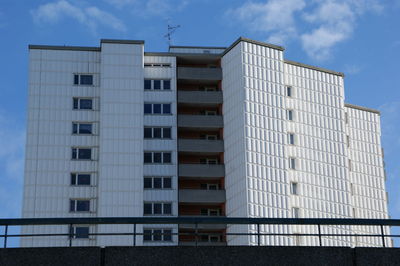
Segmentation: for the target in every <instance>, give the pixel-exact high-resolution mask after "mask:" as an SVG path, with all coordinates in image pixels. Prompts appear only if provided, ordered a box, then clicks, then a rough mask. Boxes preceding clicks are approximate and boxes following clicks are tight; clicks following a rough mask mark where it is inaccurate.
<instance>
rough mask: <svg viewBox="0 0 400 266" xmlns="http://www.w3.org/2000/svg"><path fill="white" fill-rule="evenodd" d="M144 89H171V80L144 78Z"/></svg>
mask: <svg viewBox="0 0 400 266" xmlns="http://www.w3.org/2000/svg"><path fill="white" fill-rule="evenodd" d="M144 89H145V90H164V91H168V90H171V80H169V79H164V80H161V79H145V80H144Z"/></svg>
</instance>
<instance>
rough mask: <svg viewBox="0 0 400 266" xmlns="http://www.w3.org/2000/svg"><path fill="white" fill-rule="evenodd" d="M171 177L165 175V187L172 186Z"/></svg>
mask: <svg viewBox="0 0 400 266" xmlns="http://www.w3.org/2000/svg"><path fill="white" fill-rule="evenodd" d="M171 187H172V186H171V177H164V188H171Z"/></svg>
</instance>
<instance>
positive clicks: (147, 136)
mask: <svg viewBox="0 0 400 266" xmlns="http://www.w3.org/2000/svg"><path fill="white" fill-rule="evenodd" d="M152 131H153V130H152V128H150V127H145V128H144V138H145V139H151V138H152V134H151V132H152Z"/></svg>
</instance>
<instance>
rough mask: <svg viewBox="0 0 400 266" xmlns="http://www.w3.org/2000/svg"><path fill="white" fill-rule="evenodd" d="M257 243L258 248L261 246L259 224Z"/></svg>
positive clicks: (258, 225)
mask: <svg viewBox="0 0 400 266" xmlns="http://www.w3.org/2000/svg"><path fill="white" fill-rule="evenodd" d="M257 241H258V243H257V244H258V246H260V224H257Z"/></svg>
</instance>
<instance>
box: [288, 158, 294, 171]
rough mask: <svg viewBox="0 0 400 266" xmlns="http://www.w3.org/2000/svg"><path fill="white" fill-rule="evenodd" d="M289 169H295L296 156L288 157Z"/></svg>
mask: <svg viewBox="0 0 400 266" xmlns="http://www.w3.org/2000/svg"><path fill="white" fill-rule="evenodd" d="M289 169H290V170H296V158H295V157H289Z"/></svg>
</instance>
